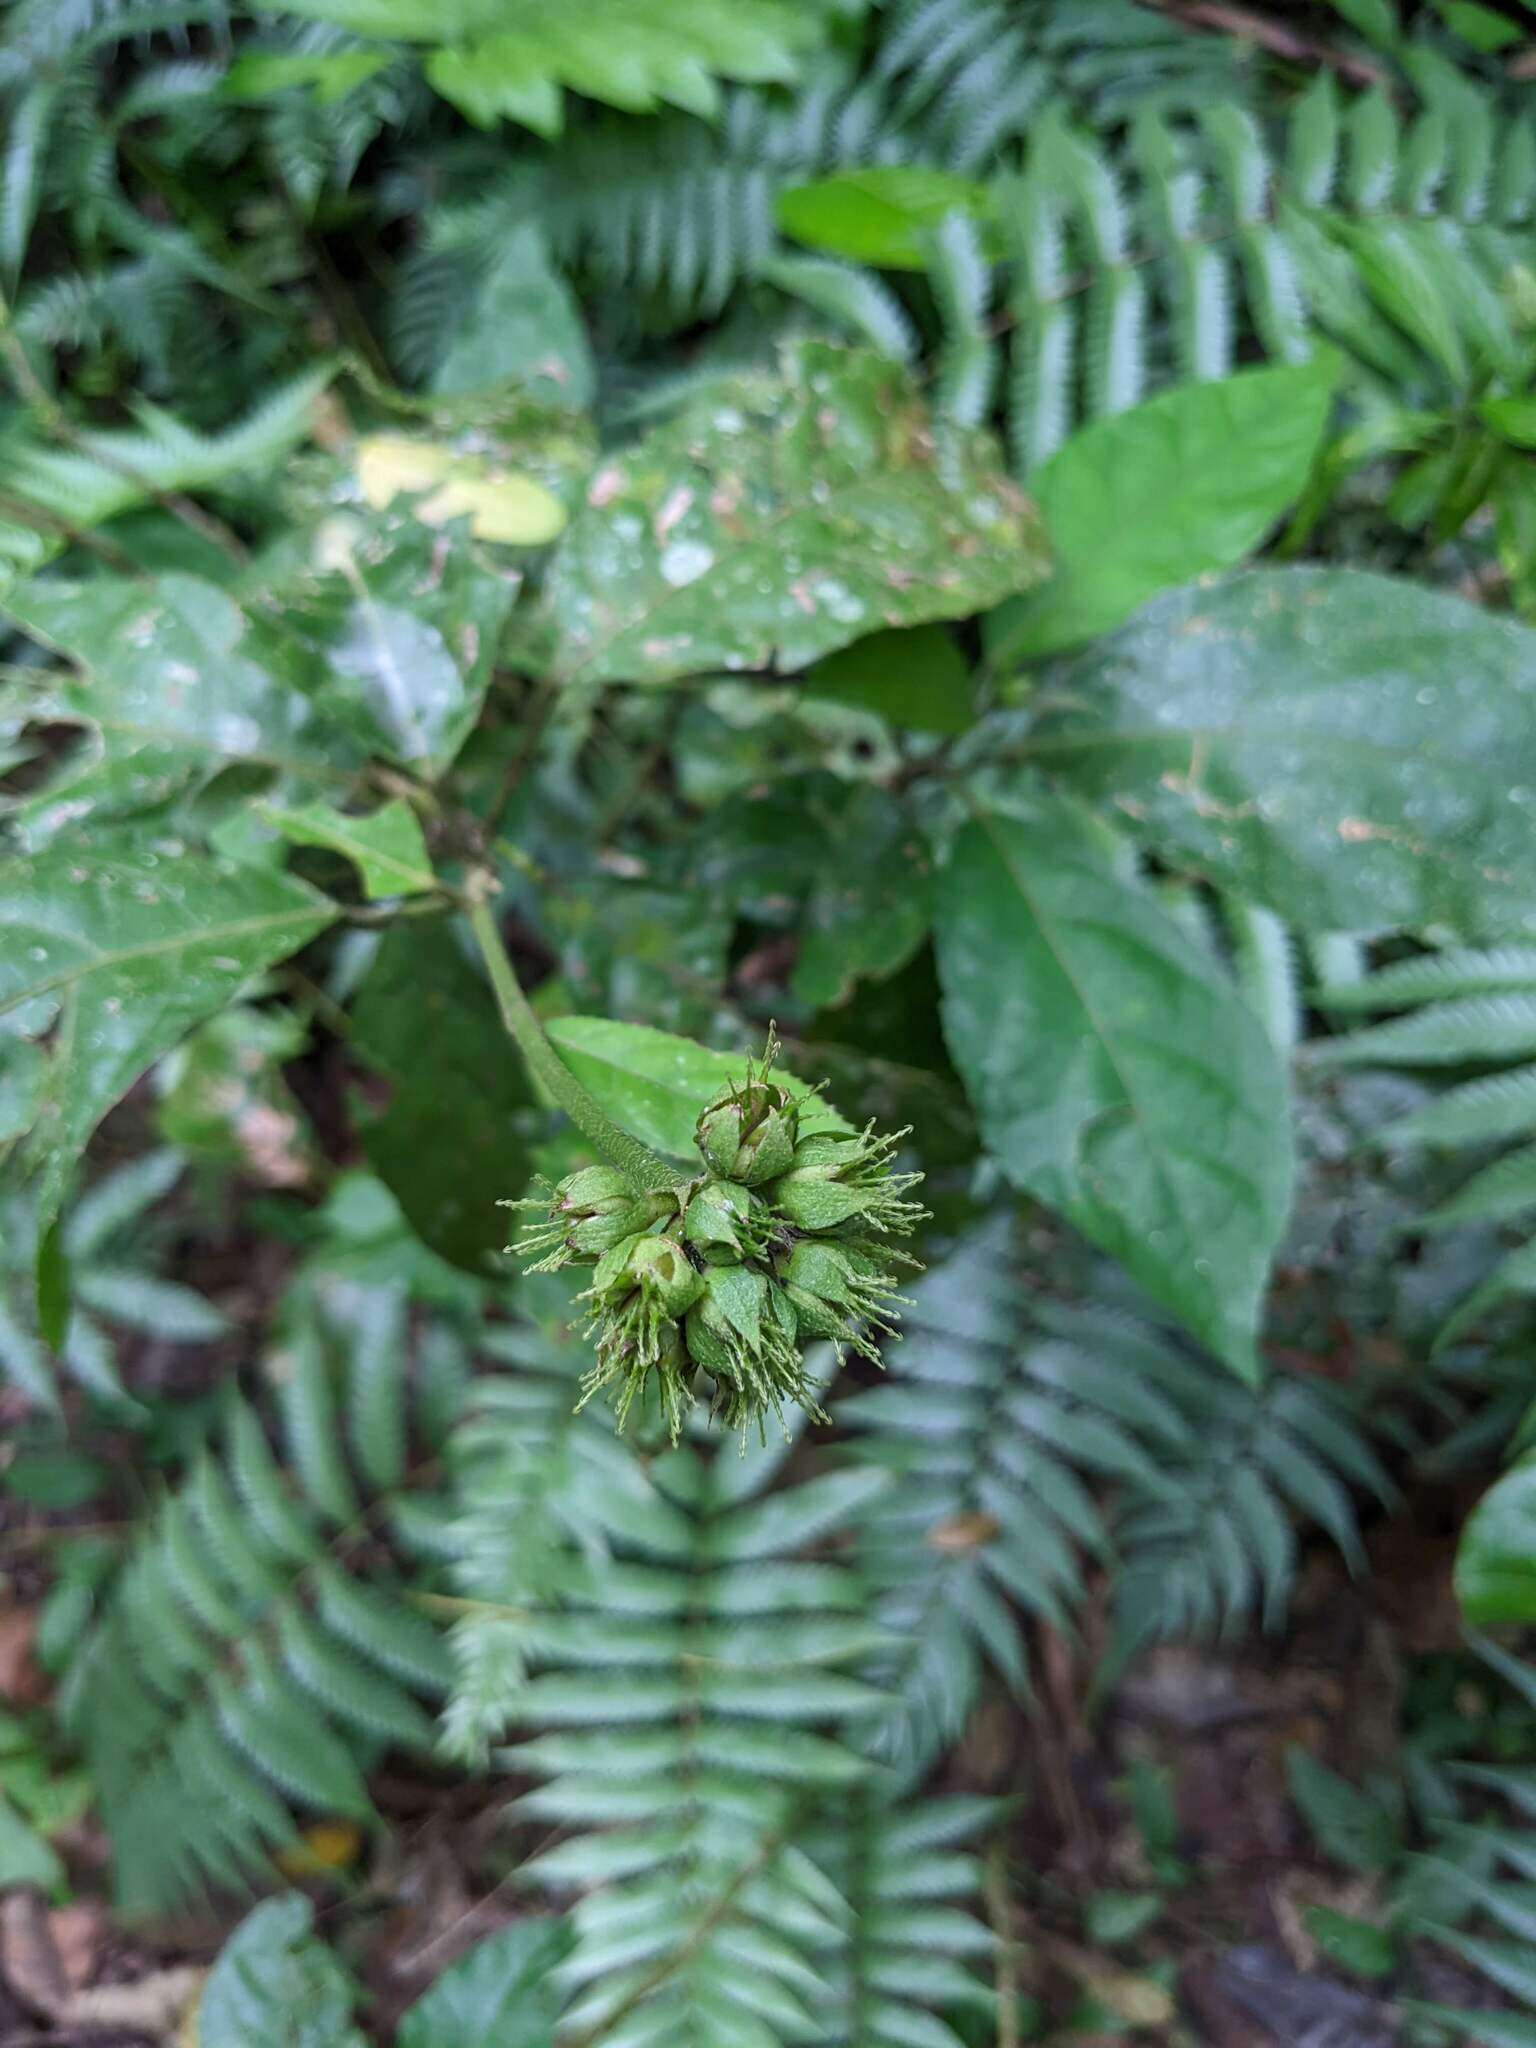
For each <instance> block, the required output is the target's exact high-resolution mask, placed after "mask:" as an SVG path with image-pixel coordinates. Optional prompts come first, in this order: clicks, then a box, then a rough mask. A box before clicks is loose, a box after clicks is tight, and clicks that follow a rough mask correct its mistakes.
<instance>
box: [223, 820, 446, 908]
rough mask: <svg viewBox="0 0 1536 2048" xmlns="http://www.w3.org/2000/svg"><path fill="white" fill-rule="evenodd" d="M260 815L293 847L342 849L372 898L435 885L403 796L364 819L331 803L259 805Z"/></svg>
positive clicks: (413, 893) (416, 892) (410, 892)
mask: <svg viewBox="0 0 1536 2048" xmlns="http://www.w3.org/2000/svg"><path fill="white" fill-rule="evenodd" d="M261 816H262V817H263V818H264V819H265V820H266V822H267V823H268V824H269V825H271V826H272V827H273V828H274V830H276V831H277V832H280V833H281V834H282V836H283V838H284V839H287V840H291V841H292V843H293V844H294V845H295V846H325V847H329V848H330V849H331V851H332V852H334V853H344V854H345V855H346V857H347V859H348V860H350V861H351V862H352V863H353V864H354V865H355V867H356V868H357V871H358V873H359V874H360V875H361V876H362V879H363V894H364V895H365V896H366V897H367V898H368V899H369V901H370V902H376V901H377V900H378V899H379V897H381V896H419V895H420V894H421V893H422V892H423V890H430V889H435V888H436V887H437V879H436V877H435V876H434V875H433V873H432V862H431V858H430V856H429V855H428V853H427V847H426V841H425V840H424V839H423V838H422V836H421V826H420V825H419V824H418V823H417V819H416V813H415V812H414V811H413V810H412V809H411V807H410V805H409V804H408V803H407V802H406V801H405V798H404V797H396V798H395V799H394V800H393V801H392V802H390V803H387V804H385V805H384V807H383V809H382V810H378V811H375V812H373V814H372V815H371V816H370V817H366V818H350V817H346V816H344V815H343V814H342V812H340V811H337V810H333V809H332V808H331V806H330V805H329V804H306V805H305V806H304V807H303V809H301V810H285V809H283V808H282V807H281V806H280V805H277V804H263V805H262V806H261Z"/></svg>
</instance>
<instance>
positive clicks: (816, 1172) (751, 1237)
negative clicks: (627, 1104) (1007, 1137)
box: [512, 1037, 926, 1442]
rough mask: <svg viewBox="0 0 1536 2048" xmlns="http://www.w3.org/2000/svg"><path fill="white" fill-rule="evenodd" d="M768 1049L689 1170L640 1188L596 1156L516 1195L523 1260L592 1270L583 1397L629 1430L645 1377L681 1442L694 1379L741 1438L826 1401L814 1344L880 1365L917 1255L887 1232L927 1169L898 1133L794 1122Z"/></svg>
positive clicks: (586, 1297) (904, 1213)
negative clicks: (820, 1396)
mask: <svg viewBox="0 0 1536 2048" xmlns="http://www.w3.org/2000/svg"><path fill="white" fill-rule="evenodd" d="M775 1049H776V1048H775V1045H774V1041H773V1039H772V1038H771V1037H770V1039H769V1043H768V1049H767V1051H766V1053H765V1054H764V1056H763V1058H762V1060H761V1061H758V1062H752V1061H749V1062H748V1065H747V1073H746V1078H745V1080H744V1081H742V1082H741V1083H740V1084H739V1085H737V1086H735V1087H731V1088H726V1089H722V1090H721V1092H720V1093H719V1094H718V1095H717V1096H715V1098H714V1099H713V1101H711V1102H708V1103H706V1104H705V1106H704V1108H703V1110H702V1111H701V1112H700V1115H699V1120H698V1124H697V1126H696V1131H695V1137H696V1141H697V1144H698V1148H699V1156H700V1159H701V1162H702V1167H701V1170H700V1172H698V1173H697V1174H696V1175H694V1176H693V1177H691V1178H689V1177H686V1176H682V1177H679V1179H678V1181H677V1183H676V1185H675V1186H673V1187H671V1188H668V1189H665V1190H662V1191H658V1192H651V1193H645V1194H641V1193H637V1192H636V1190H635V1188H634V1186H633V1185H632V1184H631V1183H630V1181H629V1180H627V1179H626V1178H625V1176H624V1175H623V1174H621V1173H618V1172H617V1171H615V1170H614V1169H613V1168H610V1167H606V1166H592V1167H586V1168H584V1169H583V1170H582V1171H581V1172H579V1173H574V1174H572V1175H570V1177H569V1178H568V1179H566V1180H563V1181H562V1182H561V1183H560V1185H559V1186H558V1187H557V1188H555V1189H554V1190H553V1192H552V1193H551V1194H550V1195H549V1196H548V1197H546V1198H542V1199H538V1200H530V1201H527V1202H523V1203H516V1204H513V1205H512V1206H513V1207H520V1208H526V1209H531V1210H535V1211H536V1212H537V1220H536V1221H535V1222H534V1223H533V1224H531V1225H530V1227H529V1228H528V1229H527V1230H526V1231H525V1232H524V1234H523V1236H522V1237H521V1238H520V1240H519V1242H518V1244H517V1246H516V1247H515V1249H516V1250H517V1251H518V1252H519V1253H520V1254H522V1255H524V1256H525V1257H531V1258H532V1261H533V1262H532V1264H531V1265H530V1267H529V1270H530V1271H531V1272H550V1271H553V1270H555V1269H556V1268H558V1267H562V1266H569V1265H586V1266H591V1267H592V1268H593V1273H592V1284H591V1285H590V1287H588V1288H587V1290H586V1292H585V1293H584V1294H583V1295H582V1296H581V1297H580V1298H581V1300H582V1301H583V1302H584V1303H585V1305H586V1306H587V1309H588V1311H589V1321H588V1325H587V1334H588V1335H589V1336H591V1337H592V1339H593V1340H594V1344H595V1348H596V1353H597V1357H596V1362H595V1363H594V1365H593V1366H592V1368H591V1370H590V1371H589V1372H588V1373H587V1375H586V1377H585V1378H584V1380H583V1381H582V1397H581V1398H582V1401H583V1402H586V1401H589V1400H590V1399H591V1398H592V1397H593V1395H595V1394H597V1393H599V1392H603V1393H606V1394H608V1395H609V1397H610V1398H611V1400H612V1402H613V1406H614V1410H615V1415H616V1420H617V1423H618V1426H619V1428H620V1429H622V1428H623V1427H624V1423H625V1419H626V1417H627V1416H628V1414H629V1411H630V1409H631V1407H632V1406H633V1404H634V1402H635V1400H636V1398H637V1397H638V1396H639V1395H640V1393H641V1392H642V1390H643V1389H644V1388H645V1387H646V1385H647V1384H648V1383H650V1382H652V1381H654V1385H655V1389H656V1395H657V1400H658V1403H659V1406H660V1408H661V1412H662V1414H663V1416H664V1417H665V1418H666V1423H667V1427H668V1429H669V1430H670V1432H671V1434H672V1438H673V1440H674V1442H675V1441H676V1439H677V1437H678V1434H679V1432H680V1431H681V1429H682V1425H683V1420H684V1418H685V1416H686V1415H687V1413H688V1410H689V1408H690V1406H691V1404H692V1403H693V1401H694V1400H695V1399H696V1398H698V1397H699V1395H700V1394H701V1393H702V1394H703V1396H704V1397H705V1398H707V1399H708V1401H709V1406H710V1413H711V1415H712V1416H713V1417H715V1418H717V1419H718V1420H720V1421H721V1422H723V1423H724V1424H725V1425H726V1426H727V1427H728V1428H730V1429H734V1430H739V1431H740V1432H741V1434H742V1439H743V1442H745V1438H746V1432H747V1430H748V1429H749V1428H751V1427H753V1426H756V1427H757V1428H758V1430H759V1431H760V1432H761V1430H762V1428H763V1425H764V1422H765V1418H766V1416H767V1415H768V1413H769V1412H770V1411H771V1412H772V1413H773V1414H774V1415H776V1416H778V1417H779V1419H780V1420H781V1421H782V1419H783V1412H784V1406H785V1403H786V1402H788V1403H792V1404H795V1405H798V1406H800V1407H804V1408H806V1409H808V1410H809V1411H810V1412H811V1413H812V1414H816V1415H818V1416H819V1415H820V1413H821V1411H820V1410H819V1409H818V1408H817V1406H816V1402H815V1395H814V1390H813V1387H812V1383H811V1381H810V1380H809V1378H808V1376H807V1374H806V1369H805V1359H804V1347H805V1345H807V1344H809V1343H813V1342H817V1341H822V1342H827V1343H830V1344H831V1345H833V1347H834V1348H835V1350H836V1352H837V1355H838V1357H839V1358H841V1357H842V1355H843V1352H844V1351H845V1350H848V1349H852V1350H855V1351H858V1352H860V1353H861V1354H862V1355H863V1356H864V1357H866V1358H869V1359H871V1360H873V1361H874V1362H875V1363H876V1364H878V1363H879V1360H880V1354H879V1350H878V1340H879V1338H881V1337H882V1336H888V1335H889V1334H890V1333H891V1332H892V1331H893V1329H894V1327H895V1323H896V1320H897V1316H898V1313H899V1310H900V1307H901V1295H900V1292H899V1285H900V1283H899V1281H898V1279H897V1277H896V1274H895V1272H894V1271H893V1270H892V1269H893V1268H894V1267H897V1266H907V1267H911V1266H914V1265H915V1264H916V1261H915V1260H914V1259H912V1258H910V1257H909V1256H908V1255H907V1254H906V1253H904V1252H900V1251H897V1250H895V1249H893V1248H892V1246H891V1243H890V1240H891V1239H892V1238H893V1237H905V1236H907V1235H909V1234H910V1233H911V1231H912V1230H913V1229H914V1228H915V1227H916V1225H917V1224H918V1223H919V1222H920V1221H921V1220H922V1218H923V1216H924V1215H925V1214H926V1212H925V1211H924V1210H923V1209H922V1208H921V1207H920V1206H919V1205H918V1204H917V1203H916V1202H912V1201H909V1200H908V1199H907V1195H908V1192H909V1190H910V1189H911V1188H912V1187H914V1186H915V1185H916V1183H917V1182H918V1181H919V1180H920V1179H921V1177H922V1176H921V1175H920V1174H916V1173H897V1172H894V1171H893V1169H892V1165H891V1161H892V1157H893V1155H894V1153H895V1150H896V1146H897V1143H898V1141H899V1139H900V1138H901V1137H902V1136H903V1135H904V1133H901V1132H898V1133H896V1134H895V1135H894V1136H883V1137H882V1136H876V1134H875V1132H874V1129H873V1126H871V1127H870V1128H869V1129H867V1130H865V1131H862V1132H854V1131H837V1130H826V1129H822V1130H818V1131H815V1132H807V1133H805V1134H804V1135H803V1136H802V1134H801V1129H800V1122H801V1110H802V1107H803V1105H802V1103H801V1102H800V1101H799V1099H797V1097H796V1096H795V1095H794V1094H793V1093H792V1092H791V1091H790V1090H789V1089H788V1088H786V1087H784V1086H783V1085H782V1084H781V1083H779V1082H777V1081H775V1080H774V1079H773V1078H772V1071H771V1070H772V1064H773V1057H774V1052H775Z"/></svg>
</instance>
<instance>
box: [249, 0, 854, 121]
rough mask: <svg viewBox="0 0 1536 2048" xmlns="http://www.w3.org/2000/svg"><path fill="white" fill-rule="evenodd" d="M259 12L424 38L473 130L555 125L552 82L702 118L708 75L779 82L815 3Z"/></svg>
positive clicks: (343, 1) (536, 1)
mask: <svg viewBox="0 0 1536 2048" xmlns="http://www.w3.org/2000/svg"><path fill="white" fill-rule="evenodd" d="M262 4H263V7H264V9H265V10H266V11H270V12H277V13H284V14H298V15H302V16H304V17H305V18H307V19H308V20H310V21H325V22H331V23H333V24H334V25H335V26H337V27H338V28H345V29H350V30H351V31H352V33H353V34H354V35H362V36H398V37H401V38H403V39H406V40H409V41H411V42H420V43H433V44H437V45H438V46H439V47H438V48H437V49H435V50H434V51H433V52H432V53H431V55H430V56H429V58H428V60H427V65H426V72H427V77H428V79H429V80H430V81H431V83H432V85H433V86H434V87H435V88H436V90H437V91H438V92H440V93H441V94H442V95H443V97H444V98H445V99H449V100H451V101H452V102H453V104H454V105H455V106H456V107H457V108H458V109H459V111H460V112H461V113H462V114H464V115H465V116H466V118H467V119H469V120H471V121H475V122H478V123H479V124H480V125H481V126H482V127H490V126H491V125H493V123H495V122H496V121H497V120H500V119H506V120H509V121H520V122H522V123H523V124H524V125H525V126H526V127H529V128H533V129H536V130H537V131H538V133H539V134H541V135H554V134H558V132H559V130H560V127H561V122H562V105H561V102H562V98H563V93H562V88H564V87H569V88H570V90H571V91H573V92H580V93H586V94H587V95H588V96H589V97H591V98H592V99H598V100H606V101H608V102H609V103H610V104H612V105H614V106H618V107H623V108H625V109H627V110H628V111H630V112H632V113H647V112H650V111H652V110H653V109H655V108H656V107H658V106H660V105H662V104H670V105H673V106H679V107H685V108H687V109H688V111H689V112H691V113H695V114H703V115H710V114H713V113H714V112H715V111H716V108H717V106H718V103H719V90H718V87H717V86H716V85H715V82H714V78H715V76H716V75H718V76H719V77H722V78H735V79H741V80H745V81H749V82H751V83H754V84H766V83H768V82H769V81H775V82H778V83H781V84H782V83H787V82H788V81H789V80H790V79H792V78H793V77H794V75H795V68H796V60H797V58H798V56H799V53H800V52H801V51H802V50H803V49H804V48H805V47H806V46H807V45H808V44H810V43H812V42H814V41H815V40H817V39H818V34H819V23H818V21H817V18H816V13H815V10H813V9H810V8H799V7H794V6H789V5H785V4H782V0H664V4H656V5H643V6H638V7H637V6H636V5H635V4H634V0H584V4H583V5H582V6H581V7H579V8H567V9H565V10H564V11H553V12H552V11H551V10H550V9H549V8H548V7H545V6H543V5H541V4H540V0H262Z"/></svg>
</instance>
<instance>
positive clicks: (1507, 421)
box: [1477, 392, 1536, 448]
mask: <svg viewBox="0 0 1536 2048" xmlns="http://www.w3.org/2000/svg"><path fill="white" fill-rule="evenodd" d="M1477 410H1478V415H1479V417H1480V418H1481V419H1482V420H1483V421H1484V423H1485V424H1486V425H1488V426H1490V427H1492V429H1493V431H1494V432H1495V433H1496V434H1499V435H1502V437H1503V438H1504V439H1505V440H1506V441H1511V442H1513V443H1514V445H1515V447H1517V448H1536V393H1532V392H1523V393H1521V395H1520V396H1519V397H1516V398H1485V399H1483V400H1482V402H1481V403H1480V404H1479V406H1478V408H1477Z"/></svg>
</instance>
